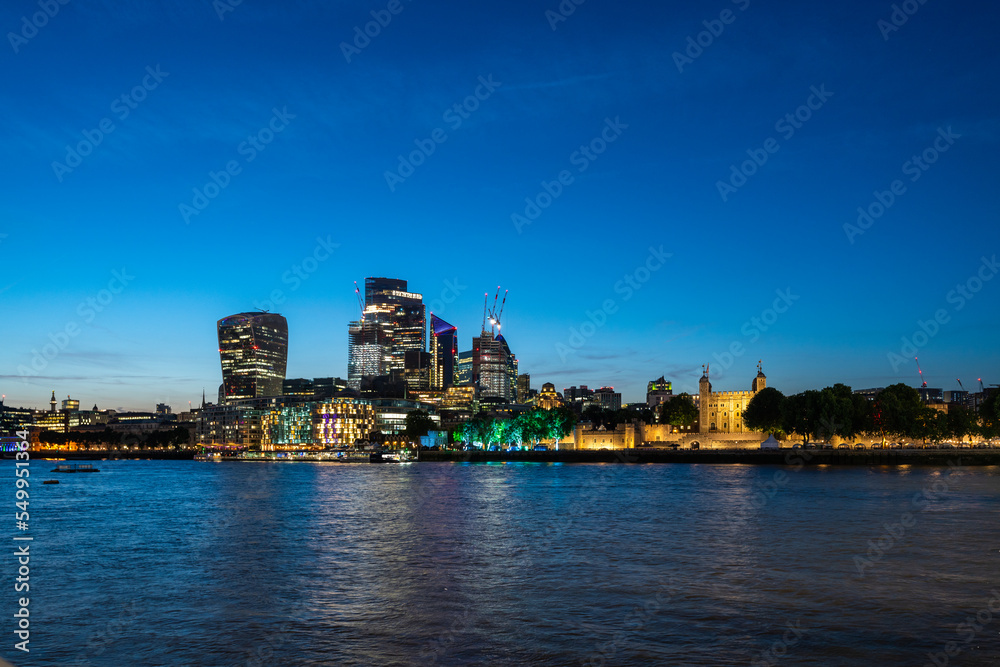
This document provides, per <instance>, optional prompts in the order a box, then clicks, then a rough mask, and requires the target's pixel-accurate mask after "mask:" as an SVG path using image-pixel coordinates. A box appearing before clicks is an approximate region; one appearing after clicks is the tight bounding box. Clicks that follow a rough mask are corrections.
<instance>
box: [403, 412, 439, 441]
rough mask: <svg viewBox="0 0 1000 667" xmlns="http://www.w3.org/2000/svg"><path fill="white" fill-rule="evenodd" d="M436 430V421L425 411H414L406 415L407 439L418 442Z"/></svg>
mask: <svg viewBox="0 0 1000 667" xmlns="http://www.w3.org/2000/svg"><path fill="white" fill-rule="evenodd" d="M432 428H434V421H433V420H432V419H431V417H430V415H429V414H427V412H426V411H425V410H412V411H410V412H408V413H406V437H407V438H409V439H410V440H411V441H416V440H419V439H420V438H421V436H425V435H427V432H428V431H430V430H431V429H432Z"/></svg>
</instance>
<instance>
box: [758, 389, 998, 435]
mask: <svg viewBox="0 0 1000 667" xmlns="http://www.w3.org/2000/svg"><path fill="white" fill-rule="evenodd" d="M998 399H1000V396H998V392H992V393H991V394H990V395H989V397H988V398H987V400H986V402H985V403H984V404H983V405H982V406H981V410H980V413H979V414H976V413H975V412H973V411H971V410H968V409H966V408H964V407H963V406H960V405H957V404H955V403H951V404H949V405H948V412H947V413H945V412H942V411H940V410H935V409H934V408H931V407H929V406H927V405H926V404H925V403H924V402H923V401H922V400H921V399H920V394H919V393H917V390H916V389H914V388H913V387H909V386H907V385H905V384H902V383H899V384H894V385H891V386H889V387H886V388H885V389H883V390H882V391H881V392H880V393H879V394H878V395H877V396H876V397H875V399H874V400H869V399H868V398H867V397H866V396H863V395H861V394H855V393H854V392H853V391H852V390H851V388H850V387H848V386H847V385H843V384H835V385H833V386H832V387H826V388H825V389H821V390H815V389H810V390H808V391H804V392H802V393H800V394H794V395H792V396H785V395H784V394H782V393H781V392H780V391H778V390H777V389H775V388H774V387H766V388H765V389H762V390H761V391H759V392H757V394H756V395H755V396H754V397H753V398H752V399H751V400H750V403H749V404H748V405H747V407H746V410H744V412H743V424H744V425H745V426H746V427H747V428H748V429H750V430H753V431H766V432H771V433H774V434H775V436H776V437H779V438H780V437H784V436H786V435H787V434H791V433H795V434H798V435H799V436H800V437H801V438H802V439H803V442H809V441H820V440H822V441H829V440H830V439H831V438H833V437H834V436H838V437H840V438H843V439H844V440H853V439H854V438H857V437H858V436H868V437H873V438H875V437H878V438H889V437H900V438H905V439H909V440H921V441H924V442H926V441H928V440H929V441H931V442H939V441H941V440H945V439H949V438H958V439H964V438H968V437H969V436H981V437H984V438H992V437H997V436H998V435H1000V405H998V404H1000V400H998Z"/></svg>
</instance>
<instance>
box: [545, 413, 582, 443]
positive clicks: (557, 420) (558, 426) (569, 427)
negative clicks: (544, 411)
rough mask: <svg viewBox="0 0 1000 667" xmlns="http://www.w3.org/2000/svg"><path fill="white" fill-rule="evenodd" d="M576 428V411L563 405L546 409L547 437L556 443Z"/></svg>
mask: <svg viewBox="0 0 1000 667" xmlns="http://www.w3.org/2000/svg"><path fill="white" fill-rule="evenodd" d="M575 428H576V413H575V412H573V411H572V410H571V409H569V408H567V407H566V406H564V405H560V406H559V407H557V408H554V409H552V410H549V411H548V437H550V438H552V439H553V440H555V441H556V443H557V444H558V442H559V440H560V438H564V437H566V436H568V435H569V434H570V433H572V432H573V429H575Z"/></svg>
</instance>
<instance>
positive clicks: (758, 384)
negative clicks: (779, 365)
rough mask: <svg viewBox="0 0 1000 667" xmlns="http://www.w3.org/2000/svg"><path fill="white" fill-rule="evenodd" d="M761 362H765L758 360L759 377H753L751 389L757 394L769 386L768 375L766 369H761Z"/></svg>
mask: <svg viewBox="0 0 1000 667" xmlns="http://www.w3.org/2000/svg"><path fill="white" fill-rule="evenodd" d="M761 363H763V362H762V361H758V362H757V377H755V378H754V379H753V384H752V385H750V390H751V391H752V392H753V393H755V394H756V393H757V392H758V391H760V390H761V389H763V388H764V387H766V386H767V376H766V375H764V371H763V370H762V369H761Z"/></svg>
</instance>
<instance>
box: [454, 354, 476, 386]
mask: <svg viewBox="0 0 1000 667" xmlns="http://www.w3.org/2000/svg"><path fill="white" fill-rule="evenodd" d="M455 384H457V385H458V386H460V387H468V386H470V385H471V384H472V350H466V351H465V352H459V353H458V370H456V371H455Z"/></svg>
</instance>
